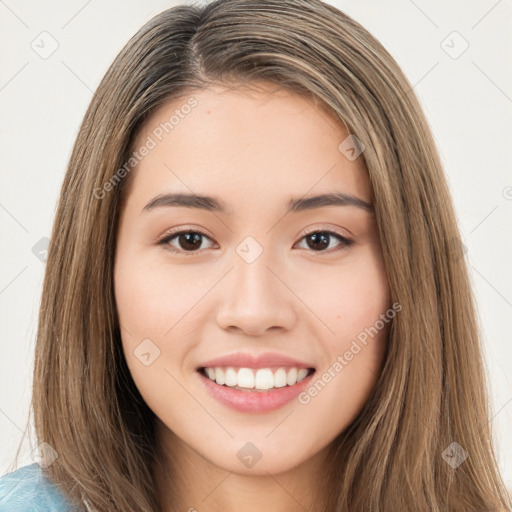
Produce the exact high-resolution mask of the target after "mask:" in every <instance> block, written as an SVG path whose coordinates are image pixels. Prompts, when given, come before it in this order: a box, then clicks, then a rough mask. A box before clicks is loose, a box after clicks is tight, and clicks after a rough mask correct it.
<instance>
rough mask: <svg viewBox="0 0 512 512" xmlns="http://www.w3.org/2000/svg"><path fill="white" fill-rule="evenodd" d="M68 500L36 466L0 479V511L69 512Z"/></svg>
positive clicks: (24, 468) (25, 467) (39, 467)
mask: <svg viewBox="0 0 512 512" xmlns="http://www.w3.org/2000/svg"><path fill="white" fill-rule="evenodd" d="M72 510H76V509H73V508H72V507H71V505H70V504H69V502H68V501H67V498H66V497H65V496H64V495H63V494H62V493H61V492H60V491H59V489H58V488H57V487H56V486H55V485H54V484H53V483H51V482H50V481H49V480H47V478H46V477H45V475H44V474H43V471H42V469H41V466H39V464H36V463H34V464H29V465H27V466H23V467H21V468H19V469H17V470H15V471H12V472H11V473H7V474H6V475H3V476H1V477H0V512H70V511H72Z"/></svg>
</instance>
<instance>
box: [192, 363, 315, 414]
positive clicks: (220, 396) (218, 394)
mask: <svg viewBox="0 0 512 512" xmlns="http://www.w3.org/2000/svg"><path fill="white" fill-rule="evenodd" d="M197 373H198V375H199V377H201V380H202V382H203V384H204V386H205V387H206V389H207V390H208V391H209V393H210V394H211V395H212V396H213V397H214V398H216V399H217V400H218V401H219V402H221V403H222V404H224V405H227V406H228V407H231V408H232V409H235V410H237V411H240V412H252V413H263V412H269V411H274V410H275V409H279V408H280V407H283V406H284V405H285V404H287V403H288V402H290V401H292V400H293V399H294V398H295V397H296V396H297V395H298V394H299V393H301V392H302V391H304V389H305V388H306V387H307V386H308V385H309V383H310V381H311V378H312V377H313V375H314V373H315V372H313V373H312V374H310V375H308V376H307V377H306V378H305V379H303V380H301V381H300V382H298V383H297V384H294V385H293V386H284V387H282V388H273V389H270V390H268V391H241V390H239V389H234V388H230V387H228V386H221V385H220V384H217V383H216V382H214V381H212V380H210V379H209V378H208V377H205V376H204V375H203V374H202V373H201V372H197Z"/></svg>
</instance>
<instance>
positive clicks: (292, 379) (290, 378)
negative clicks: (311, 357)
mask: <svg viewBox="0 0 512 512" xmlns="http://www.w3.org/2000/svg"><path fill="white" fill-rule="evenodd" d="M296 382H297V368H291V369H290V370H288V373H287V374H286V384H288V386H293V385H294V384H295V383H296Z"/></svg>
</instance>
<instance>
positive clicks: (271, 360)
mask: <svg viewBox="0 0 512 512" xmlns="http://www.w3.org/2000/svg"><path fill="white" fill-rule="evenodd" d="M219 366H236V367H240V368H256V369H258V368H269V367H271V366H283V367H289V368H299V369H300V368H308V369H309V368H314V366H313V365H312V364H308V363H305V362H303V361H299V360H297V359H293V358H291V357H288V356H285V355H283V354H278V353H277V352H265V353H263V354H257V355H253V354H247V353H242V352H236V353H235V354H230V355H226V356H221V357H216V358H215V359H210V360H208V361H205V362H204V363H201V364H200V365H199V366H198V367H197V368H196V369H197V370H199V369H200V368H215V367H219Z"/></svg>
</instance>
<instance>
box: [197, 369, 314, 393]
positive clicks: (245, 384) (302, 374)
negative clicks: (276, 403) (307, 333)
mask: <svg viewBox="0 0 512 512" xmlns="http://www.w3.org/2000/svg"><path fill="white" fill-rule="evenodd" d="M205 372H206V375H207V377H208V378H209V379H210V380H213V381H214V382H216V383H217V384H219V385H221V386H222V385H225V386H228V387H230V388H246V389H258V390H268V389H272V388H282V387H284V386H286V385H288V386H293V385H294V384H297V383H298V382H301V381H302V380H304V379H305V378H306V377H307V375H308V370H307V369H306V368H300V369H297V368H288V369H287V368H282V367H281V368H278V369H277V370H275V371H274V372H273V371H272V370H271V369H270V368H260V369H258V370H253V369H251V368H239V369H238V371H237V370H236V369H235V368H233V367H232V366H229V367H227V368H222V367H216V368H205Z"/></svg>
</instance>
